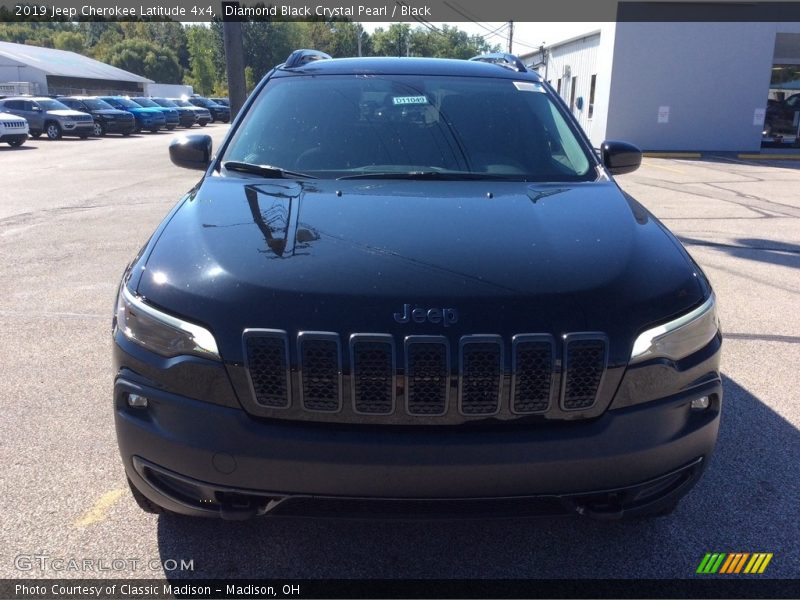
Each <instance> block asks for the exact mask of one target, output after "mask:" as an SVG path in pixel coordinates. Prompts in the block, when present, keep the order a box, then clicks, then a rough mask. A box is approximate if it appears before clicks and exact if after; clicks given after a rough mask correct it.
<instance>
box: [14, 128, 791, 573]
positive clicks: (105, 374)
mask: <svg viewBox="0 0 800 600" xmlns="http://www.w3.org/2000/svg"><path fill="white" fill-rule="evenodd" d="M226 130H227V126H222V125H211V126H209V127H208V128H206V129H205V130H203V133H209V134H211V135H212V137H213V138H214V140H215V143H219V141H220V140H221V138H222V136H223V135H224V133H225V132H226ZM197 132H199V131H195V133H197ZM171 138H172V134H166V133H163V134H155V135H153V134H144V135H139V136H132V137H130V138H121V137H119V136H110V137H108V138H105V139H90V140H86V141H81V140H67V139H65V140H62V141H58V142H50V141H46V140H31V141H29V143H28V144H26V145H25V146H24V147H22V148H20V149H18V150H12V149H10V148H8V147H7V146H5V145H2V148H0V256H2V260H0V373H2V378H1V383H0V466H1V470H0V483H1V484H2V485H1V486H0V487H2V493H0V515H2V527H1V528H0V578H29V577H35V578H38V577H98V578H106V577H110V576H118V577H153V576H162V575H164V573H165V569H166V571H167V572H168V573H169V574H170V576H172V577H269V578H342V577H344V578H523V579H527V578H564V577H580V578H590V577H591V578H606V577H610V578H617V577H626V578H649V577H677V578H684V577H693V576H694V573H695V569H696V567H697V565H698V563H699V561H700V559H701V558H702V557H703V555H704V554H705V553H706V552H771V553H773V554H774V557H773V559H772V562H771V563H770V565H769V567H768V570H769V575H770V576H771V577H778V578H797V577H798V576H800V520H799V519H798V518H797V513H798V504H799V503H800V500H798V499H799V498H800V431H798V427H800V401H799V399H798V394H799V393H800V376H798V365H800V302H799V301H798V300H800V276H799V275H798V274H799V273H800V195H798V193H797V190H798V186H800V162H790V161H787V162H781V161H770V162H764V163H760V162H747V161H741V160H737V159H735V158H729V157H718V158H712V159H704V160H669V159H645V161H644V164H643V166H642V168H641V169H640V170H639V171H637V172H635V173H633V174H630V175H626V176H623V177H620V178H619V181H620V183H621V185H622V187H623V188H624V189H625V190H626V191H628V192H629V193H631V194H632V195H634V196H635V197H636V198H637V199H639V200H640V201H641V202H642V203H643V204H645V205H646V206H647V207H648V208H649V209H650V210H651V211H653V212H654V214H655V215H656V216H657V217H658V218H660V219H661V220H663V221H664V222H665V223H666V224H667V225H668V226H669V227H670V228H671V229H672V230H673V231H674V232H675V233H676V234H677V235H678V236H679V237H680V238H681V240H682V241H683V242H684V244H685V245H686V247H687V248H688V250H689V251H690V252H691V254H692V255H693V256H694V257H695V258H696V260H697V261H698V262H699V263H700V265H701V266H702V267H703V269H704V270H705V271H706V273H707V274H708V275H709V277H710V279H711V281H712V283H713V285H714V286H715V289H716V292H717V296H718V299H719V306H720V313H721V319H722V324H723V329H724V334H725V343H724V355H723V373H724V379H725V383H724V386H725V390H724V391H725V398H724V409H723V417H722V425H721V433H720V439H719V445H718V449H717V452H716V454H715V456H714V457H713V459H712V461H711V465H710V467H709V469H708V471H707V472H706V474H705V476H704V477H703V479H702V480H701V481H700V483H699V484H698V486H697V487H696V488H695V489H694V490H693V491H692V492H691V493H690V495H689V496H688V497H686V498H685V499H684V500H683V502H682V503H681V505H680V506H679V508H678V510H677V511H676V512H675V513H674V514H673V515H671V516H669V517H664V518H660V519H655V520H649V521H632V522H627V521H625V522H595V521H590V520H585V519H581V518H577V517H574V518H573V517H565V518H540V519H531V520H514V519H508V520H481V521H441V522H410V523H409V522H395V521H337V520H331V519H281V520H277V519H273V520H270V519H262V520H252V521H246V522H223V521H214V520H196V519H186V518H175V517H157V516H153V515H147V514H144V513H143V512H141V511H140V510H139V509H138V508H137V507H136V505H135V504H134V502H133V499H132V498H131V496H130V494H129V493H128V491H127V486H126V482H125V477H124V472H123V469H122V465H121V462H120V459H119V455H118V452H117V448H116V441H115V435H114V423H113V416H112V410H111V390H112V372H111V361H110V351H111V311H112V302H113V299H114V294H115V290H116V286H117V284H118V281H119V277H120V275H121V273H122V271H123V269H124V268H125V266H126V264H127V262H128V261H129V260H130V259H131V258H132V257H133V255H134V254H135V253H136V251H137V250H138V249H139V248H140V247H141V246H142V245H143V244H144V243H145V242H146V241H147V238H148V236H149V235H150V233H152V231H153V230H154V229H155V227H156V225H157V224H158V223H159V222H160V220H161V219H162V218H163V217H164V215H165V214H166V213H167V212H168V210H169V209H170V208H171V207H172V206H173V205H174V204H175V202H176V201H177V200H178V199H179V198H180V196H181V195H182V194H183V193H184V192H185V191H187V190H188V189H189V188H190V187H191V186H192V185H193V184H194V183H195V182H196V181H197V180H198V179H199V172H196V171H188V170H183V169H179V168H177V167H174V166H172V165H171V164H170V162H169V160H168V157H167V145H168V142H169V140H170V139H171ZM36 556H47V557H48V558H47V559H43V558H40V559H36V558H35V557H36ZM70 559H75V560H79V561H85V560H86V559H88V560H89V561H92V560H94V561H95V562H94V563H92V562H89V563H86V562H81V563H80V564H81V566H80V567H79V568H78V569H75V570H71V569H70V568H69V566H70V565H71V564H72V563H70V562H69V560H70ZM114 559H118V562H117V563H116V566H117V567H120V568H119V569H114V568H112V569H110V570H109V569H108V568H107V569H105V570H103V569H102V568H101V567H102V566H103V565H105V566H106V567H109V566H110V565H111V564H112V563H111V562H110V561H112V560H114ZM103 560H105V561H106V562H105V563H104V562H103ZM120 560H125V561H128V562H126V563H124V566H121V565H123V563H121V562H119V561H120ZM59 561H60V562H59ZM170 561H175V562H174V563H173V562H170ZM181 561H184V562H185V563H186V564H187V565H188V564H189V561H191V563H190V564H191V566H192V569H188V568H187V570H185V571H180V569H179V568H178V569H173V568H172V567H174V566H175V565H176V564H177V565H180V562H181ZM87 564H88V565H94V568H93V569H90V568H87V567H86V565H87ZM165 565H166V567H165ZM59 566H60V567H61V569H59V568H57V567H59Z"/></svg>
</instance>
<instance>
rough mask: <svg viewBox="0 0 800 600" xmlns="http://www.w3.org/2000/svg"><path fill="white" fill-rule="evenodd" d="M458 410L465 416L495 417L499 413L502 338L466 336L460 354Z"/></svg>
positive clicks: (462, 339) (462, 340) (462, 341)
mask: <svg viewBox="0 0 800 600" xmlns="http://www.w3.org/2000/svg"><path fill="white" fill-rule="evenodd" d="M459 356H460V363H459V372H460V373H461V379H460V383H461V389H460V390H459V409H460V410H461V413H462V414H464V415H492V414H495V413H496V412H497V411H498V410H500V391H501V386H502V376H503V340H502V338H501V337H499V336H465V337H463V338H461V351H460V353H459Z"/></svg>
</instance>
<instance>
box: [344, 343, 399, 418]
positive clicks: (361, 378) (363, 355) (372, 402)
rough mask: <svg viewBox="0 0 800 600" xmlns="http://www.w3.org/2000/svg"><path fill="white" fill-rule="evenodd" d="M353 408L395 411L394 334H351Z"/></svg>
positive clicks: (376, 412) (384, 412)
mask: <svg viewBox="0 0 800 600" xmlns="http://www.w3.org/2000/svg"><path fill="white" fill-rule="evenodd" d="M350 364H351V369H352V373H353V377H352V382H353V383H352V386H353V410H355V411H356V412H357V413H361V414H372V415H388V414H391V413H392V412H394V405H395V392H394V364H395V357H394V341H393V340H392V337H391V336H388V335H384V336H369V335H358V334H356V335H353V336H352V337H351V338H350Z"/></svg>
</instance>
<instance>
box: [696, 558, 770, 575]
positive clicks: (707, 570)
mask: <svg viewBox="0 0 800 600" xmlns="http://www.w3.org/2000/svg"><path fill="white" fill-rule="evenodd" d="M771 560H772V552H769V553H767V552H754V553H752V554H751V553H749V552H732V553H724V552H706V555H705V556H704V557H703V560H701V561H700V565H698V567H697V571H696V573H699V574H700V575H714V574H717V573H719V574H721V575H722V574H724V575H738V574H740V573H747V574H751V575H754V574H760V573H763V572H764V570H765V569H766V568H767V565H768V564H769V562H770V561H771Z"/></svg>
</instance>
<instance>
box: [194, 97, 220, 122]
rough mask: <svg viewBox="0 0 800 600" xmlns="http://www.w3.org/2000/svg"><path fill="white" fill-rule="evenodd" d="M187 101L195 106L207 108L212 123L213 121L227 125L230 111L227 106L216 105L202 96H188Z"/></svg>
mask: <svg viewBox="0 0 800 600" xmlns="http://www.w3.org/2000/svg"><path fill="white" fill-rule="evenodd" d="M187 100H188V101H189V102H191V103H192V104H194V105H195V106H202V107H203V108H207V109H208V111H209V112H210V113H211V122H212V123H213V122H214V121H222V122H223V123H227V122H228V121H230V120H231V109H230V108H228V107H227V106H222V104H217V103H216V102H214V101H213V100H209V99H208V98H203V97H202V96H189V97H188V98H187Z"/></svg>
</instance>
